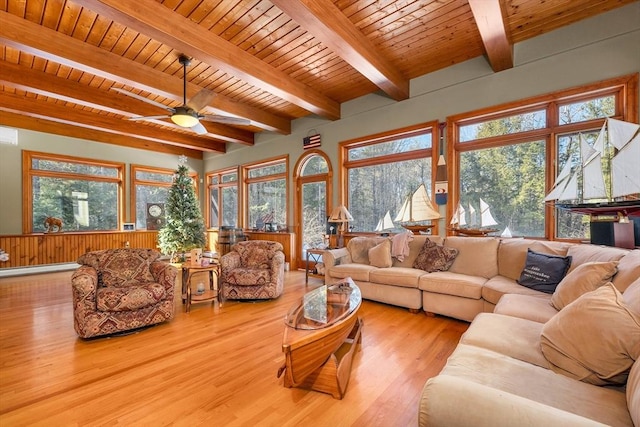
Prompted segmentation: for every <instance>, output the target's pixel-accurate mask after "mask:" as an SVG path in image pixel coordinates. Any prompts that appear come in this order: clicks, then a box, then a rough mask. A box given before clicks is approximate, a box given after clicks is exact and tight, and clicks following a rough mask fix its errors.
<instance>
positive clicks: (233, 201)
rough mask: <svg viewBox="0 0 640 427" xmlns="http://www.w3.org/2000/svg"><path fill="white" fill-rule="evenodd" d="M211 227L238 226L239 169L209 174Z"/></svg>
mask: <svg viewBox="0 0 640 427" xmlns="http://www.w3.org/2000/svg"><path fill="white" fill-rule="evenodd" d="M207 183H208V184H207V188H208V192H207V206H208V207H209V208H208V211H207V215H208V226H209V227H213V228H216V227H223V226H226V227H237V226H238V170H237V168H234V169H230V170H224V171H218V172H212V173H209V174H207Z"/></svg>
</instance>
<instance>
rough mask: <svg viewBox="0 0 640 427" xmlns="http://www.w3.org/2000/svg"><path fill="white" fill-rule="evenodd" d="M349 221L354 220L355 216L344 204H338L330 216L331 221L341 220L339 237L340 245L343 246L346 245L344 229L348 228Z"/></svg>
mask: <svg viewBox="0 0 640 427" xmlns="http://www.w3.org/2000/svg"><path fill="white" fill-rule="evenodd" d="M349 221H353V217H352V216H351V214H350V213H349V211H348V210H347V208H346V207H345V206H344V205H340V206H337V207H336V208H334V209H333V211H332V212H331V216H329V222H339V223H340V229H339V237H338V247H339V248H341V247H343V246H344V231H345V228H346V224H347V223H348V222H349Z"/></svg>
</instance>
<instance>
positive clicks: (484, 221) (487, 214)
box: [480, 199, 498, 227]
mask: <svg viewBox="0 0 640 427" xmlns="http://www.w3.org/2000/svg"><path fill="white" fill-rule="evenodd" d="M492 225H498V222H497V221H496V220H495V219H493V215H491V210H490V209H489V205H488V204H487V203H486V202H485V201H484V200H482V199H480V227H489V226H492Z"/></svg>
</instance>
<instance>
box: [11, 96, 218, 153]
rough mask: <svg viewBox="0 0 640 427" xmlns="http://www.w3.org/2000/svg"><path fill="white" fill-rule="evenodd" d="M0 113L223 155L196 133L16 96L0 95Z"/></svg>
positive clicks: (216, 144)
mask: <svg viewBox="0 0 640 427" xmlns="http://www.w3.org/2000/svg"><path fill="white" fill-rule="evenodd" d="M0 110H4V111H9V112H13V113H18V114H23V115H26V116H30V117H36V118H43V119H48V120H52V121H55V122H58V123H66V124H70V125H75V126H81V127H85V128H89V129H95V130H101V131H103V132H109V133H115V134H119V135H128V136H134V137H137V138H142V139H147V140H149V141H155V142H161V143H164V144H169V145H177V146H179V147H185V148H191V149H196V150H202V151H212V152H218V153H225V152H226V145H225V143H223V142H216V141H211V140H206V139H201V138H198V137H197V136H195V134H194V136H190V135H186V134H180V133H176V132H171V131H164V130H162V129H158V128H152V127H149V126H146V125H144V124H141V123H133V122H130V121H127V120H121V119H116V118H113V117H109V116H106V115H102V114H95V113H92V112H89V111H84V110H80V109H77V108H68V107H64V106H62V105H60V104H55V103H53V102H45V101H39V100H37V99H35V98H26V97H24V96H19V95H16V94H9V93H3V94H2V96H1V97H0Z"/></svg>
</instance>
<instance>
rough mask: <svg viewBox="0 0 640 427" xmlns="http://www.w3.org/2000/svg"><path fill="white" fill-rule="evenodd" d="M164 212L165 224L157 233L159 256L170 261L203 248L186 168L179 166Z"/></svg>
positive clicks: (203, 233)
mask: <svg viewBox="0 0 640 427" xmlns="http://www.w3.org/2000/svg"><path fill="white" fill-rule="evenodd" d="M165 210H166V223H165V226H164V227H162V229H160V232H159V233H158V244H159V246H160V250H161V251H162V253H164V254H167V255H171V258H172V259H173V258H175V257H176V254H178V253H182V252H185V251H188V250H191V249H194V248H202V247H204V246H205V245H206V230H205V226H204V220H203V218H202V212H201V211H200V202H199V201H198V198H197V197H196V192H195V188H194V186H193V180H192V179H191V177H190V176H189V169H188V168H187V167H186V166H185V165H180V166H179V167H178V169H177V171H176V175H175V177H174V180H173V184H172V185H171V189H170V190H169V197H168V199H167V204H166V206H165Z"/></svg>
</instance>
